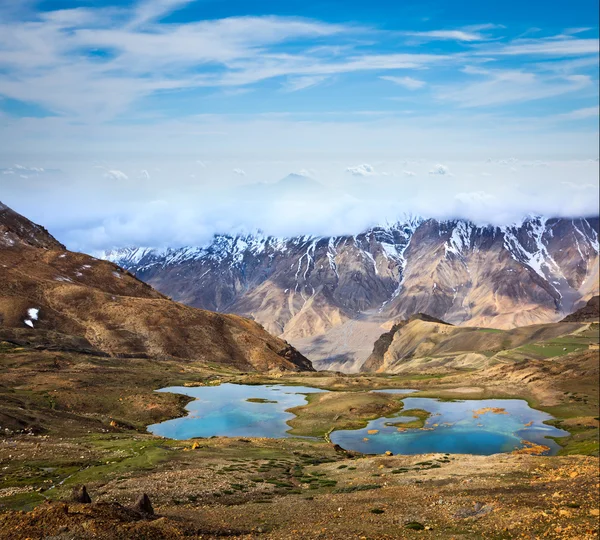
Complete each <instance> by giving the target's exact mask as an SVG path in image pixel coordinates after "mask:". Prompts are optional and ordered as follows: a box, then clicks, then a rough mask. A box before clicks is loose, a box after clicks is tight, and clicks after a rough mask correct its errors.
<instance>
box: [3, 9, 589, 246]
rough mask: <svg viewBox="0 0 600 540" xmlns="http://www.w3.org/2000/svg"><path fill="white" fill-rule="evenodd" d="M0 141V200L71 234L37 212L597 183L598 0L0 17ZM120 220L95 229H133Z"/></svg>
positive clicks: (65, 222)
mask: <svg viewBox="0 0 600 540" xmlns="http://www.w3.org/2000/svg"><path fill="white" fill-rule="evenodd" d="M0 142H1V143H2V144H1V147H0V169H2V170H3V171H4V175H3V178H2V184H0V188H1V189H2V194H1V195H0V198H2V197H4V198H6V197H7V196H8V197H9V199H12V201H13V204H16V205H17V206H19V205H20V207H21V208H22V209H23V211H26V212H29V213H30V214H32V215H33V217H37V218H38V219H40V220H45V221H46V222H47V223H48V222H49V223H50V225H53V224H54V223H56V228H57V230H59V231H60V232H61V233H63V234H70V231H72V230H73V229H74V228H78V227H79V228H80V229H81V227H84V225H85V224H82V223H81V222H80V221H78V219H79V220H80V216H79V214H78V213H77V212H75V213H74V214H73V215H72V216H68V215H67V216H65V217H64V219H63V216H61V217H60V218H58V217H56V216H55V215H48V212H47V211H46V210H45V205H44V202H45V201H46V200H48V196H49V194H50V195H55V196H57V197H59V198H61V200H65V199H69V198H71V199H72V198H73V197H74V193H76V194H77V196H78V197H80V199H78V204H79V203H83V204H85V201H86V197H89V195H90V193H95V194H96V195H95V196H96V200H103V197H104V200H106V201H114V200H115V199H119V200H125V201H127V203H128V204H129V208H131V206H132V205H138V206H139V207H140V208H142V209H143V208H145V206H144V205H146V204H149V203H155V202H157V201H158V202H165V201H166V204H167V206H168V205H169V204H174V202H173V199H172V193H173V192H174V191H176V192H177V193H179V194H181V195H182V197H183V199H184V200H185V201H189V204H198V201H197V200H196V199H195V198H194V197H196V196H198V197H199V195H198V194H199V193H202V194H203V195H206V193H207V192H212V191H214V190H215V189H220V188H222V187H223V186H228V187H229V188H232V189H234V188H235V187H236V186H243V185H246V184H253V183H260V182H274V181H277V180H278V179H279V178H281V177H282V176H285V175H286V174H288V173H291V172H298V171H311V173H310V176H311V177H313V178H315V179H317V180H318V181H319V182H321V183H322V184H324V185H327V186H333V185H336V186H340V185H344V183H347V182H348V179H349V178H350V177H352V178H354V179H356V177H357V175H356V174H354V173H352V172H349V170H354V168H356V167H361V166H364V165H367V166H369V167H371V168H372V171H373V172H368V171H369V170H370V169H368V168H367V169H363V172H364V171H367V174H365V175H362V177H363V178H368V180H369V182H370V183H371V184H372V183H373V182H377V181H381V182H383V181H384V180H385V181H386V182H387V181H388V178H389V177H396V178H400V179H401V180H402V181H400V180H398V183H397V184H396V185H395V186H396V187H397V188H398V189H399V190H400V192H401V193H407V190H410V189H411V188H412V187H414V186H411V185H405V184H406V182H407V181H408V180H411V179H413V176H411V175H409V174H406V173H407V172H408V173H414V174H415V175H417V176H418V175H419V174H422V175H424V178H423V179H421V180H424V179H427V182H429V184H431V185H432V186H433V184H434V183H432V182H431V176H430V175H429V171H430V170H435V168H436V167H437V166H439V165H443V166H444V167H446V169H448V170H449V171H459V170H460V171H462V172H461V175H462V176H461V175H459V174H458V173H457V172H453V173H451V174H449V175H446V176H445V177H444V178H445V186H448V185H449V186H450V187H451V188H452V189H450V191H449V195H450V196H451V197H453V196H456V195H461V194H464V193H487V194H489V193H490V192H492V191H493V189H494V185H496V184H497V183H504V184H510V183H511V182H513V181H514V178H515V176H519V175H520V171H521V169H519V171H517V172H515V171H512V170H510V169H515V166H512V165H511V167H509V168H506V170H505V171H504V172H500V170H499V169H497V168H496V170H494V171H493V173H492V172H490V171H486V170H485V168H481V167H480V166H479V165H477V166H475V165H473V166H472V167H471V168H469V167H466V166H465V165H464V163H466V162H472V163H475V162H477V163H480V162H481V163H483V162H485V160H486V159H492V160H495V161H494V163H506V160H507V159H519V160H521V163H538V162H540V161H541V162H549V161H556V160H560V161H561V163H562V162H568V161H573V160H575V161H578V162H583V161H585V160H591V162H588V165H586V167H584V169H581V170H579V169H577V170H578V173H577V176H575V177H574V176H573V170H572V169H569V167H564V166H563V165H560V166H556V167H554V168H553V172H552V174H547V172H545V171H548V167H550V165H548V166H547V167H546V168H545V169H543V170H542V169H540V168H539V167H537V168H536V167H529V166H525V165H523V167H524V169H523V170H525V169H526V170H527V175H525V176H524V177H523V178H521V179H520V184H519V185H521V186H522V185H523V182H525V181H526V178H530V177H532V176H535V178H532V180H531V181H532V182H534V183H535V182H538V181H543V180H544V179H548V178H551V179H553V180H552V181H553V182H554V183H555V185H556V186H561V185H562V186H565V185H568V182H571V183H573V182H575V183H576V184H577V185H583V186H586V185H587V186H589V185H595V184H596V183H597V180H596V178H597V161H594V160H595V159H596V158H597V156H598V150H597V149H598V2H597V1H588V0H577V1H575V2H573V1H571V2H566V1H547V2H532V1H522V0H521V1H519V2H517V1H513V0H509V1H502V2H500V1H488V2H482V1H476V0H469V1H448V0H444V1H442V0H438V1H431V2H427V1H419V2H417V1H397V2H389V1H386V2H381V1H369V2H364V1H363V2H352V1H338V0H332V1H325V2H323V1H319V2H312V1H302V2H300V1H296V0H291V1H286V2H281V1H262V2H257V1H255V2H250V1H227V2H225V1H220V0H139V1H134V2H131V1H117V2H115V1H113V2H103V1H100V0H88V1H82V2H68V1H35V0H24V1H21V2H13V1H6V0H5V1H2V0H0ZM411 160H413V161H414V160H417V161H414V163H418V165H415V166H414V167H412V169H415V170H412V169H411V167H408V166H407V163H408V162H411ZM418 160H420V161H418ZM503 160H504V161H503ZM199 162H200V163H202V165H199ZM451 162H460V163H461V165H460V166H453V165H452V164H451ZM589 163H591V165H590V164H589ZM594 163H595V164H594ZM16 165H19V166H20V167H22V169H19V168H17V167H16ZM519 166H520V165H519ZM26 169H27V170H28V171H29V173H30V174H24V173H23V171H25V170H26ZM42 169H43V170H44V171H48V170H49V171H52V173H51V174H50V175H48V178H47V179H46V180H42V179H41V178H42V177H44V178H46V176H45V172H44V173H43V172H42V171H41V170H42ZM534 170H535V171H537V172H536V173H535V175H534V173H533V172H532V171H534ZM419 171H421V172H419ZM17 173H19V174H17ZM384 173H385V174H384ZM358 176H360V174H359V175H358ZM383 176H386V177H388V178H385V179H384V178H383ZM13 177H14V178H19V179H20V180H19V183H18V184H17V183H15V182H14V179H13ZM492 177H493V180H492V179H491V178H492ZM469 179H470V180H469ZM11 180H12V183H11ZM32 182H33V184H32ZM402 182H404V184H403V183H402ZM565 182H566V183H567V184H566V183H565ZM413 184H414V181H413ZM165 186H168V189H165ZM32 188H35V189H32ZM388 188H389V186H388ZM432 189H433V187H432ZM435 189H438V187H435ZM515 189H517V188H515ZM561 189H566V188H559V187H556V188H553V193H554V194H555V196H556V200H557V201H560V200H564V195H565V194H564V193H563V192H562V191H561ZM347 191H348V190H346V191H344V194H345V195H347ZM438 191H439V189H438ZM50 192H52V193H50ZM4 194H6V195H4ZM494 196H499V195H498V194H495V195H494ZM420 197H422V198H427V197H429V195H428V193H421V194H420ZM509 198H510V197H509ZM587 198H589V197H587ZM484 199H485V198H484ZM584 199H585V197H584ZM486 200H487V199H486ZM527 200H529V199H527ZM531 200H532V202H531V204H529V206H527V205H525V206H523V207H522V208H521V207H520V208H519V211H520V212H521V211H522V212H526V211H528V210H531V211H534V210H535V209H536V208H534V207H535V204H534V202H535V197H534V196H531ZM73 201H74V199H73ZM6 202H8V203H11V200H8V201H6ZM179 204H183V203H181V202H180V203H179ZM478 204H479V203H478ZM416 206H418V205H416ZM576 206H577V205H575V207H573V208H572V209H571V210H570V211H571V212H572V213H573V212H575V213H576V212H577V211H579V212H589V211H590V207H589V205H588V206H586V207H583V206H582V207H581V208H580V209H579V210H578V207H576ZM375 207H376V205H374V208H375ZM453 208H454V206H452V208H449V209H448V210H447V213H448V214H452V213H456V212H457V211H456V210H455V209H453ZM495 208H497V207H495ZM548 208H549V209H550V207H548ZM405 210H409V211H410V210H412V208H405ZM591 210H592V211H593V210H594V208H592V209H591ZM140 211H142V210H140ZM551 211H553V212H556V209H554V207H552V210H551ZM114 212H115V205H114V204H109V203H107V204H106V206H105V208H104V214H102V213H97V215H95V216H94V217H93V218H91V217H89V216H88V218H87V219H88V220H91V222H93V226H94V227H102V226H103V225H102V223H103V220H104V221H105V220H107V219H115V220H116V222H124V223H126V222H127V218H126V217H123V215H122V214H119V216H118V219H117V217H115V215H114ZM499 213H500V214H502V215H503V216H505V214H506V213H505V212H499ZM78 216H79V217H78ZM510 216H511V217H514V215H513V214H511V215H510ZM466 217H470V214H469V213H468V212H467V213H466ZM505 218H506V219H508V214H506V216H505ZM340 219H341V218H340ZM373 219H374V217H373V216H371V215H369V216H365V217H364V219H363V220H362V221H360V225H361V226H362V225H363V224H364V223H368V222H369V220H371V221H372V220H373ZM342 221H343V220H342ZM205 225H206V226H203V227H204V228H203V229H202V230H203V232H202V234H205V233H206V231H209V230H212V229H215V230H216V228H218V227H221V228H226V227H229V226H231V224H230V222H227V223H223V224H221V225H218V226H217V225H215V224H214V223H213V224H212V225H211V224H205ZM238 225H239V224H238ZM252 225H253V226H255V225H256V226H260V223H252ZM90 226H92V225H90ZM353 226H359V223H355V224H354V225H353ZM85 227H87V225H85ZM85 227H84V228H83V229H82V230H84V231H85V230H87V229H85ZM276 228H277V227H275V229H276ZM299 228H300V227H298V229H299ZM308 228H312V229H314V230H321V229H324V226H321V225H319V226H315V227H312V226H309V227H308ZM325 228H326V227H325ZM341 228H342V229H343V228H344V227H341ZM346 228H351V227H350V225H348V226H347V227H346ZM219 232H223V231H219ZM82 234H83V235H84V236H85V234H84V233H82ZM115 234H116V236H117V237H119V234H118V233H115ZM149 234H150V233H149ZM103 238H104V240H101V241H100V240H98V242H97V244H98V245H100V244H102V242H104V243H110V242H111V241H112V240H111V238H109V237H108V236H107V234H105V235H104V236H103ZM119 238H120V237H119ZM115 241H116V242H120V241H125V240H115ZM128 241H129V240H128ZM136 241H138V240H136ZM140 241H141V240H140ZM148 241H149V242H151V241H152V236H151V234H150V236H149V237H148ZM164 241H166V240H161V242H164ZM78 247H79V245H78ZM84 247H85V246H84Z"/></svg>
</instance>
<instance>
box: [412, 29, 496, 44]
mask: <svg viewBox="0 0 600 540" xmlns="http://www.w3.org/2000/svg"><path fill="white" fill-rule="evenodd" d="M402 34H403V35H405V36H410V37H415V38H419V39H422V40H426V41H437V40H440V41H444V40H450V41H467V42H470V41H483V40H486V39H489V38H488V37H487V36H485V35H483V34H480V33H479V32H466V31H464V30H430V31H428V32H402Z"/></svg>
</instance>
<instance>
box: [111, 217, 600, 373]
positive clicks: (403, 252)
mask: <svg viewBox="0 0 600 540" xmlns="http://www.w3.org/2000/svg"><path fill="white" fill-rule="evenodd" d="M104 258H106V259H109V260H112V261H114V262H116V263H117V264H119V265H121V266H123V267H124V268H126V269H129V270H130V271H132V272H134V273H135V274H136V275H138V276H139V277H140V278H141V279H142V280H144V281H148V282H149V283H151V284H152V285H153V286H155V287H156V288H157V289H158V290H161V291H163V292H164V293H165V294H168V295H170V296H172V297H173V298H175V299H176V300H178V301H181V302H184V303H186V304H189V305H192V306H198V307H202V308H208V309H212V310H215V311H220V312H233V313H238V314H242V315H244V316H248V317H252V318H254V319H255V320H257V321H258V322H259V323H260V324H262V325H263V326H264V327H265V328H266V329H267V330H268V331H270V332H271V333H273V334H276V335H281V336H283V337H284V338H285V339H288V340H290V341H291V342H293V343H294V344H295V345H298V346H299V345H300V344H302V346H306V347H308V349H307V351H309V352H310V354H315V351H316V349H315V348H314V347H312V345H313V343H312V342H311V340H312V339H313V338H316V337H317V336H327V334H328V332H330V331H332V329H333V328H335V327H339V326H340V325H344V324H345V323H348V321H354V320H357V319H361V320H362V319H365V318H371V319H374V318H376V319H377V320H379V319H384V320H389V321H392V322H393V321H394V320H402V319H406V318H408V317H410V316H411V315H413V314H415V313H419V312H422V313H426V314H428V315H430V316H433V317H436V318H439V319H443V320H446V321H448V322H450V323H452V324H459V325H461V324H463V325H473V326H491V327H497V328H512V327H516V326H523V325H528V324H534V323H544V322H554V321H558V320H560V319H561V318H563V317H564V316H566V315H567V314H568V313H571V312H572V311H575V310H576V309H577V308H578V307H580V306H581V305H582V304H583V303H585V301H587V300H588V299H589V298H590V297H591V296H593V295H594V294H597V292H598V286H597V276H598V270H597V268H598V218H597V217H594V218H577V219H568V220H567V219H562V218H545V217H528V218H525V219H523V220H522V221H521V222H520V223H518V224H515V225H510V226H509V225H507V226H501V227H500V226H492V225H488V226H478V225H475V224H474V223H471V222H469V221H465V220H447V221H437V220H435V219H423V218H419V217H411V218H410V219H408V220H406V221H405V222H397V223H395V224H391V225H390V224H389V225H387V226H385V227H374V228H371V229H369V230H367V231H365V232H363V233H361V234H358V235H353V236H333V237H315V236H299V237H293V238H288V239H286V238H276V237H269V236H265V235H260V234H256V235H237V236H235V235H217V236H215V237H214V239H213V241H212V242H211V243H210V244H209V245H208V246H204V247H185V248H179V249H173V248H167V249H163V250H153V249H151V248H139V249H125V250H120V251H113V252H108V253H106V254H104ZM371 337H373V338H374V339H373V341H374V340H375V339H376V338H377V336H375V335H374V334H373V336H371ZM336 339H337V338H336ZM307 340H308V341H307ZM334 345H336V346H338V345H339V344H337V343H336V344H334ZM317 354H319V353H317ZM316 360H317V362H320V361H321V360H323V359H321V358H319V357H318V356H317V357H316ZM363 360H364V358H363Z"/></svg>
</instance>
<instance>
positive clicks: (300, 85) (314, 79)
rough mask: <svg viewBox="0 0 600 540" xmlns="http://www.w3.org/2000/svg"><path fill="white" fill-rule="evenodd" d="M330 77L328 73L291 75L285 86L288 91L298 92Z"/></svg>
mask: <svg viewBox="0 0 600 540" xmlns="http://www.w3.org/2000/svg"><path fill="white" fill-rule="evenodd" d="M328 78H329V77H327V76H326V75H305V76H303V77H290V78H288V80H287V81H286V82H285V83H284V85H283V88H284V90H286V91H287V92H297V91H298V90H304V89H305V88H311V87H313V86H317V85H318V84H321V83H322V82H323V81H326V80H327V79H328Z"/></svg>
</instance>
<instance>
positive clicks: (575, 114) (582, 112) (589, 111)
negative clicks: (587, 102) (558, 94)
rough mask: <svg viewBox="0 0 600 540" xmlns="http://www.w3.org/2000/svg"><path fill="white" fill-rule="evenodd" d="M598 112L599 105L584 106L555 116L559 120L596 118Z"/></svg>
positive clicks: (599, 110) (599, 109)
mask: <svg viewBox="0 0 600 540" xmlns="http://www.w3.org/2000/svg"><path fill="white" fill-rule="evenodd" d="M599 114H600V107H598V106H597V105H596V106H595V107H585V108H583V109H577V110H575V111H571V112H568V113H563V114H558V115H556V116H555V118H557V119H560V120H583V119H585V118H596V117H598V115H599Z"/></svg>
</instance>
